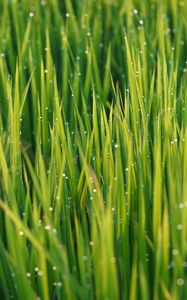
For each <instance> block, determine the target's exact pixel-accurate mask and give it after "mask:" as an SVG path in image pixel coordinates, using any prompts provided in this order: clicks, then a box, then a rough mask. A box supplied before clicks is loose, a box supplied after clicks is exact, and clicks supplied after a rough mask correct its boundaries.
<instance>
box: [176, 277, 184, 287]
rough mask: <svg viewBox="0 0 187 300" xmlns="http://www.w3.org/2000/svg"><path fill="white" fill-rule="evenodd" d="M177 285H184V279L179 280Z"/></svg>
mask: <svg viewBox="0 0 187 300" xmlns="http://www.w3.org/2000/svg"><path fill="white" fill-rule="evenodd" d="M177 285H179V286H182V285H184V279H183V278H178V279H177Z"/></svg>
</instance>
